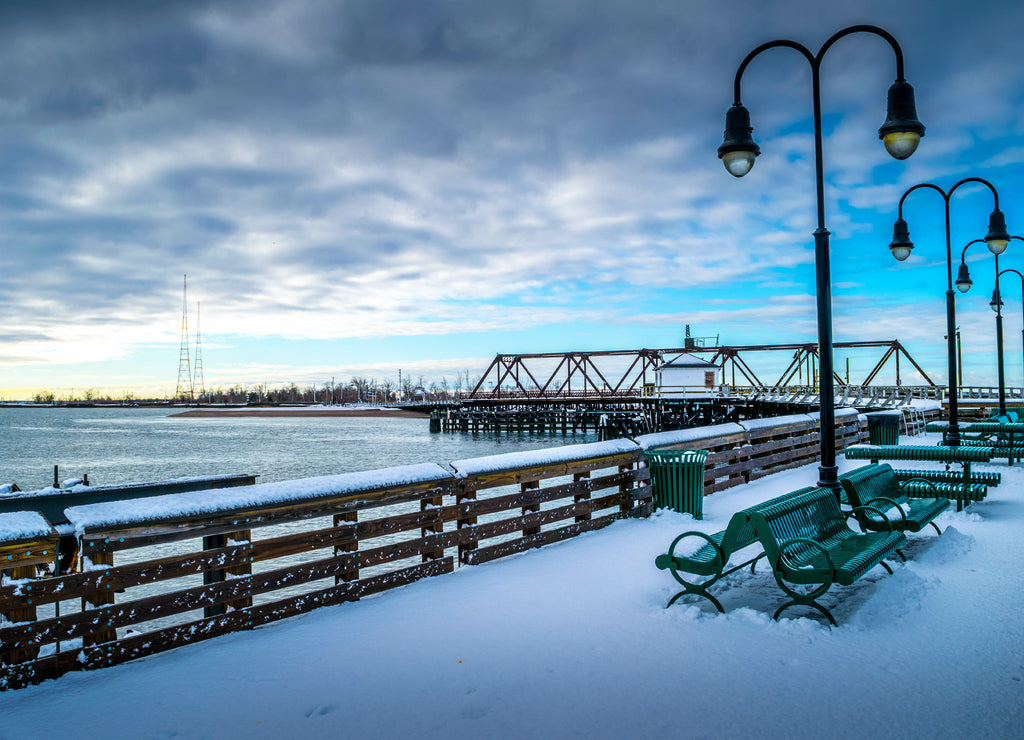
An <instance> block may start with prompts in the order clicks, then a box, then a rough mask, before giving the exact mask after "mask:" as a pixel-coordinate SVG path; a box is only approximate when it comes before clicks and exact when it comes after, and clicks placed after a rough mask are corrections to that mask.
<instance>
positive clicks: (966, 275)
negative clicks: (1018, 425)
mask: <svg viewBox="0 0 1024 740" xmlns="http://www.w3.org/2000/svg"><path fill="white" fill-rule="evenodd" d="M1011 238H1012V237H1011ZM984 242H985V240H984V239H973V240H971V241H969V242H967V244H965V245H964V248H963V249H962V250H961V252H960V269H959V270H957V274H956V281H955V283H956V287H957V290H959V291H960V292H961V293H966V292H967V291H968V290H970V289H971V286H972V285H973V284H974V281H973V280H971V274H970V271H969V270H968V269H967V262H966V257H967V249H968V248H969V247H970V246H971V245H972V244H983V243H984ZM995 261H996V286H997V287H996V289H995V290H994V291H993V292H992V301H990V302H989V306H990V307H992V310H993V311H995V312H996V366H997V368H998V377H999V413H1000V414H1005V413H1006V379H1005V374H1004V370H1003V314H1002V311H1000V310H999V307H1000V306H1001V305H1002V301H1001V300H998V295H997V293H998V290H999V288H998V285H999V255H998V254H996V255H995ZM993 303H995V305H993ZM961 377H962V376H961Z"/></svg>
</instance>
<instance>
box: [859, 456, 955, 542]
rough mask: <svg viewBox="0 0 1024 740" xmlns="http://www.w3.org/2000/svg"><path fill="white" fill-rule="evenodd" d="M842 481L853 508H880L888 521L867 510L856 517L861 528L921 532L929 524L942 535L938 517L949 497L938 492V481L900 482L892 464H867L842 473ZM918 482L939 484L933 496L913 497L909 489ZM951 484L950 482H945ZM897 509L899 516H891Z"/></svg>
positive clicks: (946, 507) (946, 506)
mask: <svg viewBox="0 0 1024 740" xmlns="http://www.w3.org/2000/svg"><path fill="white" fill-rule="evenodd" d="M839 483H840V484H841V485H842V487H843V491H844V492H845V493H846V499H847V501H849V503H850V505H851V506H854V507H872V508H876V509H880V510H881V511H882V512H883V513H885V515H886V516H887V517H889V521H888V522H885V523H882V522H879V521H877V520H875V519H872V518H871V517H870V516H868V515H867V514H865V513H861V514H860V515H858V517H857V521H858V522H859V523H860V526H861V528H862V529H869V530H872V531H876V532H877V531H882V528H883V527H884V526H885V525H891V527H892V529H895V530H898V531H900V532H920V531H921V530H922V529H924V527H925V526H926V525H928V524H930V525H932V526H933V527H935V531H936V532H938V533H939V534H942V530H940V529H939V525H937V524H936V523H935V521H934V520H935V517H937V516H938V515H939V514H941V513H942V512H944V511H945V510H946V509H948V508H949V499H948V498H943V497H942V496H941V495H940V494H938V492H937V486H938V485H940V484H937V483H935V482H933V481H928V480H923V479H911V480H907V481H901V480H900V479H899V476H897V475H896V471H895V470H893V469H892V466H891V465H888V464H886V463H882V464H881V465H865V466H864V467H862V468H857V469H856V470H852V471H850V472H849V473H843V474H842V475H841V476H839ZM916 484H923V485H925V486H928V485H931V486H933V487H936V495H935V496H934V497H933V498H910V497H908V495H907V490H906V488H907V487H908V486H913V485H916ZM946 485H949V484H946ZM883 505H884V507H883ZM891 512H898V514H899V516H898V517H897V516H895V515H894V516H890V513H891Z"/></svg>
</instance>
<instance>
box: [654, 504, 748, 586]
mask: <svg viewBox="0 0 1024 740" xmlns="http://www.w3.org/2000/svg"><path fill="white" fill-rule="evenodd" d="M710 537H711V539H712V540H714V541H715V542H716V543H717V544H718V546H719V547H720V548H721V549H722V556H723V557H724V559H725V560H724V562H722V563H721V564H720V565H719V567H720V568H724V567H725V564H726V563H728V562H729V558H730V557H732V554H733V553H734V552H736V551H737V550H742V549H743V548H744V547H749V546H750V545H752V544H754V543H755V542H757V530H755V529H754V526H753V525H752V524H751V523H750V515H749V514H748V513H747V512H746V511H745V510H744V511H738V512H736V513H735V514H733V515H732V518H731V519H729V524H728V525H727V526H726V528H725V529H724V530H723V531H721V532H715V533H714V534H713V535H710ZM717 560H718V550H716V549H715V547H714V546H713V545H711V544H707V545H704V546H703V547H701V548H700V549H699V550H697V552H695V553H693V554H692V555H686V556H685V557H684V556H680V555H676V565H677V567H680V568H681V569H682V570H685V571H686V572H688V573H696V574H697V575H710V574H712V573H714V572H715V566H716V564H717ZM654 562H655V564H656V565H657V566H658V567H659V568H661V569H662V570H664V569H665V568H667V567H668V566H669V555H668V553H665V554H664V555H659V556H658V557H657V558H656V559H655V561H654ZM704 566H708V567H704Z"/></svg>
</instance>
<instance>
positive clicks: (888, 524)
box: [847, 498, 907, 532]
mask: <svg viewBox="0 0 1024 740" xmlns="http://www.w3.org/2000/svg"><path fill="white" fill-rule="evenodd" d="M871 500H872V501H878V499H877V498H875V499H871ZM884 500H885V501H888V502H891V503H892V505H893V506H895V507H896V508H897V509H899V511H900V516H901V517H903V521H904V522H906V521H907V517H906V515H905V514H904V513H903V509H901V508H900V507H899V505H897V504H896V502H895V501H892V499H884ZM858 511H873V512H875V513H876V514H878V516H880V517H881V519H882V520H881V522H879V524H884V525H885V526H886V528H887V530H888V531H889V532H891V531H892V522H891V521H890V520H889V517H887V516H886V515H885V512H883V511H882V510H881V509H878V508H876V507H874V506H870V502H868V503H867V504H864V505H863V506H858V507H856V508H855V509H853V510H852V511H851V512H850V513H849V514H847V517H851V516H857V512H858ZM872 521H874V520H872Z"/></svg>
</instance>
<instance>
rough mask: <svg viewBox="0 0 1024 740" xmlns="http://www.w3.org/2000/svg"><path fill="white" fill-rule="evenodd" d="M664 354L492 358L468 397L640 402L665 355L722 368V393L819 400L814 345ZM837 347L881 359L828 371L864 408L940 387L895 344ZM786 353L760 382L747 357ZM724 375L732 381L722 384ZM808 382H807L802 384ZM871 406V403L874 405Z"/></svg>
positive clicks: (934, 392)
mask: <svg viewBox="0 0 1024 740" xmlns="http://www.w3.org/2000/svg"><path fill="white" fill-rule="evenodd" d="M688 345H689V346H685V347H673V348H666V349H633V350H609V351H601V352H551V353H539V354H517V355H503V354H499V355H497V356H496V357H495V358H494V360H492V361H491V364H490V365H489V366H488V368H487V370H486V371H485V372H484V374H483V375H482V376H481V378H480V381H479V382H478V383H477V384H476V387H474V388H473V390H472V391H470V393H469V394H468V395H467V396H465V398H466V399H479V400H483V399H491V400H496V399H507V400H512V399H519V398H537V399H549V400H559V399H562V400H567V399H572V398H643V397H650V396H651V395H654V394H655V393H656V389H655V387H654V380H655V375H654V371H655V370H656V369H657V368H658V367H659V366H660V365H662V364H663V363H664V362H665V361H666V358H668V359H671V358H673V357H675V356H677V355H680V354H684V353H685V354H691V355H694V356H697V357H701V359H704V360H706V361H707V362H709V363H711V364H712V365H715V366H717V367H718V368H719V372H720V373H721V392H722V393H723V394H725V395H744V396H755V397H760V398H772V399H779V400H781V399H783V398H790V397H793V398H799V401H797V402H801V403H810V402H811V400H812V399H811V397H815V398H816V395H817V394H816V390H817V389H816V383H817V379H816V372H817V371H816V366H817V363H818V359H819V356H818V345H817V343H816V342H810V343H804V344H754V345H723V346H714V347H705V346H701V345H698V344H697V343H693V344H690V343H689V342H688ZM833 346H834V348H835V349H837V350H844V349H845V350H853V349H878V350H880V351H881V357H880V359H878V361H877V362H876V364H875V365H874V367H872V369H871V371H870V372H869V373H868V374H867V376H866V377H865V378H864V380H862V381H861V382H860V383H859V384H856V383H853V384H851V383H850V382H848V380H847V379H844V378H842V377H840V376H839V374H838V373H835V372H834V373H833V376H834V377H833V380H834V381H835V384H836V387H837V393H838V394H839V395H841V396H842V397H843V398H844V399H846V400H848V401H851V402H852V401H853V400H854V399H855V398H856V399H857V400H858V402H860V403H859V405H867V400H868V399H882V402H880V403H879V405H886V406H890V405H894V402H895V403H898V402H899V400H900V399H903V400H904V402H905V401H906V400H909V398H910V397H911V396H916V397H929V398H937V397H939V395H940V393H941V390H940V388H939V387H938V386H936V384H935V383H934V382H933V381H932V379H931V378H930V377H928V374H927V373H926V372H925V371H924V369H923V368H922V367H921V366H920V365H919V364H918V363H917V362H916V361H915V360H914V358H913V357H911V355H910V353H909V352H907V350H906V348H905V347H904V346H903V345H902V344H900V342H899V341H898V340H895V339H893V340H890V341H878V342H836V343H835V344H834V345H833ZM763 352H790V353H792V360H791V361H790V363H789V365H788V366H787V367H786V369H785V370H784V371H783V372H782V374H781V375H780V376H779V377H778V378H777V379H775V380H774V381H772V382H765V381H764V380H763V379H762V378H761V377H760V376H759V375H758V373H757V372H756V371H755V370H754V368H753V367H752V364H751V362H750V361H749V358H750V356H751V355H754V354H756V353H763ZM901 359H902V360H903V361H904V362H909V363H910V365H911V366H912V367H913V369H914V370H916V371H917V372H918V373H919V374H920V377H921V378H922V379H923V380H924V384H918V385H914V386H905V385H904V384H903V378H902V373H903V368H902V367H901ZM890 361H892V362H894V363H895V375H896V385H895V386H881V385H873V383H874V381H875V379H876V378H877V377H878V374H879V373H880V372H881V371H882V370H883V369H884V368H885V367H886V365H887V364H888V363H889V362H890ZM726 378H729V381H727V380H726ZM805 378H806V382H804V379H805ZM871 405H875V402H872V403H871Z"/></svg>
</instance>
